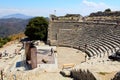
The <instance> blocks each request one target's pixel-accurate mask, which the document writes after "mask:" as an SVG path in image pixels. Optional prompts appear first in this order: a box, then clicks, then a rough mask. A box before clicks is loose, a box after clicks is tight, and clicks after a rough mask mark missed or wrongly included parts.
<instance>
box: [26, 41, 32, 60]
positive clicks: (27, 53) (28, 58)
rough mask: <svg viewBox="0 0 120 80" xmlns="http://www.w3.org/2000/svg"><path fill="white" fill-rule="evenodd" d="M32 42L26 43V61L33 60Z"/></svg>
mask: <svg viewBox="0 0 120 80" xmlns="http://www.w3.org/2000/svg"><path fill="white" fill-rule="evenodd" d="M30 44H31V43H30V42H26V43H25V54H26V61H28V60H31V53H30Z"/></svg>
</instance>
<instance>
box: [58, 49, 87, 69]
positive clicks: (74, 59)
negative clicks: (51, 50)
mask: <svg viewBox="0 0 120 80" xmlns="http://www.w3.org/2000/svg"><path fill="white" fill-rule="evenodd" d="M57 57H58V58H57V59H58V67H59V68H60V69H61V68H62V67H63V65H64V64H71V63H72V64H75V65H77V64H80V63H81V62H83V61H85V56H84V54H83V53H82V52H81V51H79V50H77V49H73V48H68V47H57Z"/></svg>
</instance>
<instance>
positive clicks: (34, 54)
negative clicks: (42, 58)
mask: <svg viewBox="0 0 120 80" xmlns="http://www.w3.org/2000/svg"><path fill="white" fill-rule="evenodd" d="M30 51H31V68H32V69H34V68H37V49H36V47H34V46H32V48H31V50H30Z"/></svg>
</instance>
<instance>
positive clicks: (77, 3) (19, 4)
mask: <svg viewBox="0 0 120 80" xmlns="http://www.w3.org/2000/svg"><path fill="white" fill-rule="evenodd" d="M107 8H110V9H111V10H119V11H120V0H0V17H1V16H4V15H8V14H14V13H22V14H26V15H31V16H45V17H47V16H49V14H56V15H58V16H59V15H65V14H67V13H71V14H81V15H83V16H85V15H88V14H89V13H91V12H97V11H104V10H105V9H107Z"/></svg>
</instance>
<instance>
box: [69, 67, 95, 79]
mask: <svg viewBox="0 0 120 80" xmlns="http://www.w3.org/2000/svg"><path fill="white" fill-rule="evenodd" d="M71 77H72V78H73V79H74V80H97V79H96V78H95V76H94V75H93V74H92V73H91V72H90V71H89V70H87V71H86V70H81V69H79V70H72V71H71Z"/></svg>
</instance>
